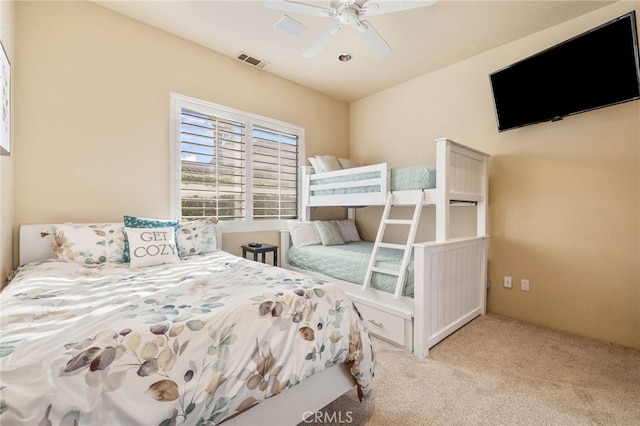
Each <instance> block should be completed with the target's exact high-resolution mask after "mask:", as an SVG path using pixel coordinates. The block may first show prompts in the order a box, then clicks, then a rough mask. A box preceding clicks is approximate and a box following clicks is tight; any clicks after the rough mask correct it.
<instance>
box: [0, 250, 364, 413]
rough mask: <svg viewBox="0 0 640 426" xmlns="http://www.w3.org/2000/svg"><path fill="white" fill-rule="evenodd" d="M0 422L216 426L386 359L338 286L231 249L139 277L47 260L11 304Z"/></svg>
mask: <svg viewBox="0 0 640 426" xmlns="http://www.w3.org/2000/svg"><path fill="white" fill-rule="evenodd" d="M0 297H1V299H0V302H1V305H0V307H1V326H2V329H1V333H0V378H1V384H0V423H2V424H6V425H13V424H34V425H35V424H42V425H59V424H60V425H62V424H78V425H99V424H102V425H107V424H120V425H124V424H136V425H138V424H144V425H152V424H155V425H172V424H177V425H181V424H218V423H221V422H224V421H225V420H227V419H229V418H232V417H233V416H235V415H236V414H238V413H241V412H243V411H245V410H247V409H250V408H251V407H253V406H254V405H256V404H258V405H259V403H260V402H261V401H263V400H265V399H267V398H270V397H272V396H274V395H276V394H278V393H280V392H281V391H283V390H284V389H287V388H290V387H295V386H296V384H298V383H299V382H301V381H304V380H305V378H307V377H310V376H312V375H314V374H315V373H318V372H321V371H322V370H324V369H327V368H330V367H331V366H334V365H337V364H343V363H346V364H347V365H348V367H349V370H350V372H351V374H352V375H353V377H354V378H355V381H356V383H357V385H356V386H357V388H358V392H359V396H361V397H366V396H367V395H368V394H369V393H370V392H371V389H372V382H373V375H374V371H375V366H376V363H375V356H374V352H373V349H372V346H371V341H370V338H369V334H368V332H367V329H366V327H365V326H364V325H363V322H362V319H361V317H360V315H359V313H358V312H357V310H356V308H355V307H354V305H353V303H352V302H351V301H350V300H349V298H348V296H346V294H345V293H343V292H342V290H340V288H338V287H336V286H334V285H332V284H330V283H328V282H326V281H322V280H319V279H317V278H313V277H309V276H306V275H303V274H297V273H295V272H292V271H288V270H284V269H281V268H277V267H272V266H269V265H264V264H261V263H257V262H253V261H250V260H245V259H243V258H240V257H237V256H234V255H231V254H229V253H226V252H224V251H216V252H213V253H209V254H206V255H201V256H190V257H189V258H187V259H183V260H181V261H180V262H178V263H170V264H162V265H157V266H150V267H143V268H138V269H131V268H129V266H128V265H127V264H126V263H104V264H101V265H82V264H78V263H74V262H60V261H56V260H47V261H41V262H33V263H28V264H26V265H24V266H22V267H20V268H19V269H18V270H17V271H16V274H15V276H14V277H13V279H12V280H11V281H10V283H9V284H8V285H7V287H5V288H4V290H3V291H2V293H0Z"/></svg>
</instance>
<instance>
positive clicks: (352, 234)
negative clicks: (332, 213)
mask: <svg viewBox="0 0 640 426" xmlns="http://www.w3.org/2000/svg"><path fill="white" fill-rule="evenodd" d="M336 223H337V224H338V228H340V234H342V239H344V241H345V242H348V243H349V242H352V241H362V239H361V238H360V234H359V233H358V228H356V222H355V221H353V220H351V219H347V220H336Z"/></svg>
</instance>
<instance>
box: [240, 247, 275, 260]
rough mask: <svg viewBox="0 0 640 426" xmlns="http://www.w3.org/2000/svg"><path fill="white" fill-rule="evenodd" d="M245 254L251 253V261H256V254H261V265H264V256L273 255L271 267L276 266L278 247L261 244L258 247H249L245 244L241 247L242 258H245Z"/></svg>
mask: <svg viewBox="0 0 640 426" xmlns="http://www.w3.org/2000/svg"><path fill="white" fill-rule="evenodd" d="M247 252H249V253H253V260H255V261H257V260H258V254H260V253H261V254H262V263H266V254H267V253H268V252H272V253H273V266H278V246H275V245H273V244H265V243H262V246H260V247H249V246H248V245H247V244H244V245H243V246H242V257H244V258H246V255H247Z"/></svg>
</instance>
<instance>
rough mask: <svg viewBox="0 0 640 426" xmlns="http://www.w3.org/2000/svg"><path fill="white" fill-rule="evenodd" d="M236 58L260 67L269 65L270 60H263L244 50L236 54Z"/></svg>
mask: <svg viewBox="0 0 640 426" xmlns="http://www.w3.org/2000/svg"><path fill="white" fill-rule="evenodd" d="M236 59H237V60H239V61H242V62H246V63H248V64H250V65H253V66H254V67H258V68H264V67H266V66H267V65H269V63H268V62H265V61H262V60H260V59H257V58H255V57H253V56H251V55H249V54H248V53H244V52H240V53H239V54H238V56H236Z"/></svg>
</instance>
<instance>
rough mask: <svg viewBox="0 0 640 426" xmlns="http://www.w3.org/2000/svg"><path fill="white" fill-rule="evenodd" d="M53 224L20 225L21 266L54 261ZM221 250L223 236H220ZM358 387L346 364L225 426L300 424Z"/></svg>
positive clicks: (305, 382)
mask: <svg viewBox="0 0 640 426" xmlns="http://www.w3.org/2000/svg"><path fill="white" fill-rule="evenodd" d="M51 226H53V225H48V224H24V225H21V226H20V248H19V254H20V264H21V265H23V264H25V263H29V262H35V261H40V260H46V259H51V258H53V257H55V254H54V253H53V251H52V250H51V243H52V242H53V236H52V235H47V236H45V237H42V236H41V232H42V231H43V230H45V229H48V228H50V227H51ZM216 237H217V244H218V248H220V247H221V246H222V238H221V237H222V235H221V234H220V233H219V232H218V233H217V234H216ZM355 385H356V381H355V379H354V377H353V376H352V375H351V372H350V371H349V367H348V366H347V365H346V364H340V365H336V366H333V367H331V368H328V369H326V370H324V371H322V372H320V373H318V374H315V375H313V376H311V377H309V378H307V379H305V380H303V381H301V382H300V383H298V384H297V385H296V386H294V387H291V388H288V389H285V390H284V391H282V392H281V393H279V394H277V395H274V396H273V397H271V398H268V399H266V400H264V401H262V402H261V403H259V404H257V405H255V406H254V407H252V408H251V409H249V410H247V411H244V412H242V413H241V414H239V415H237V416H235V417H233V418H230V419H228V420H226V421H224V422H223V423H224V424H225V425H233V426H255V425H258V424H259V425H264V426H287V425H292V426H293V425H297V424H299V423H301V422H302V421H304V420H305V419H306V418H308V417H313V416H314V415H315V414H314V413H316V412H317V411H319V410H320V409H321V408H323V407H324V406H326V405H327V404H329V403H330V402H331V401H333V400H335V399H336V398H339V397H340V396H342V395H344V394H345V393H346V392H349V391H350V390H352V389H353V388H354V386H355Z"/></svg>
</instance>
